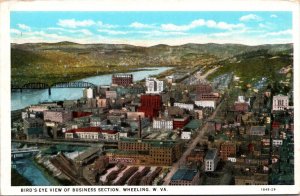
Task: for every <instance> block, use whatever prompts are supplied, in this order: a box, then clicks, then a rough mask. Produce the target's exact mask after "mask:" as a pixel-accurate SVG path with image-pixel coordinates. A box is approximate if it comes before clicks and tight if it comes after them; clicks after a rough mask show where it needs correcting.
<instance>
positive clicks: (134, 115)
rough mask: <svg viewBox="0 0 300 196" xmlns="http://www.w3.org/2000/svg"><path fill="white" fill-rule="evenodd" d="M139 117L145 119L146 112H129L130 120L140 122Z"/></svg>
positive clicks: (128, 117)
mask: <svg viewBox="0 0 300 196" xmlns="http://www.w3.org/2000/svg"><path fill="white" fill-rule="evenodd" d="M139 117H141V118H145V114H144V112H127V119H128V120H138V119H139Z"/></svg>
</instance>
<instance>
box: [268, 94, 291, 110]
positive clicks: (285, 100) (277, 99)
mask: <svg viewBox="0 0 300 196" xmlns="http://www.w3.org/2000/svg"><path fill="white" fill-rule="evenodd" d="M288 107H289V97H288V96H284V95H277V96H273V107H272V109H273V111H280V110H285V109H287V108H288Z"/></svg>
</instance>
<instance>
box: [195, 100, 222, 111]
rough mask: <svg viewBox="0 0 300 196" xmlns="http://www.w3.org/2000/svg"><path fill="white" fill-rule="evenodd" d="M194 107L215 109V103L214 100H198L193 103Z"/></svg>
mask: <svg viewBox="0 0 300 196" xmlns="http://www.w3.org/2000/svg"><path fill="white" fill-rule="evenodd" d="M195 105H197V106H199V107H203V108H213V109H215V108H216V105H217V101H216V100H199V101H195Z"/></svg>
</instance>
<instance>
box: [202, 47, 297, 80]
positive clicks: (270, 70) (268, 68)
mask: <svg viewBox="0 0 300 196" xmlns="http://www.w3.org/2000/svg"><path fill="white" fill-rule="evenodd" d="M291 52H292V51H283V52H275V53H269V52H268V51H267V50H258V51H254V52H248V53H244V54H242V55H238V56H236V57H234V59H232V58H231V59H227V60H225V61H222V62H221V63H220V67H219V68H218V69H217V71H216V72H214V73H213V74H211V75H209V76H208V79H209V80H212V79H213V78H215V77H217V76H219V75H222V74H225V73H234V75H236V76H238V77H240V81H241V85H245V84H254V83H256V82H257V81H259V80H261V79H262V78H263V77H266V78H268V80H269V81H279V80H280V79H282V78H283V75H280V74H278V72H279V70H280V69H281V68H282V67H286V66H288V65H292V64H293V57H292V56H291V55H290V54H291Z"/></svg>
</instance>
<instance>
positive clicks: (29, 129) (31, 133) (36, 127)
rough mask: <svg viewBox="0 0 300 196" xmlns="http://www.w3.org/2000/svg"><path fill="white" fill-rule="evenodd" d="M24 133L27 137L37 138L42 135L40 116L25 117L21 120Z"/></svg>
mask: <svg viewBox="0 0 300 196" xmlns="http://www.w3.org/2000/svg"><path fill="white" fill-rule="evenodd" d="M23 125H24V133H25V134H26V136H27V139H32V138H39V137H42V136H43V135H44V121H43V119H40V118H25V119H24V120H23Z"/></svg>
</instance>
